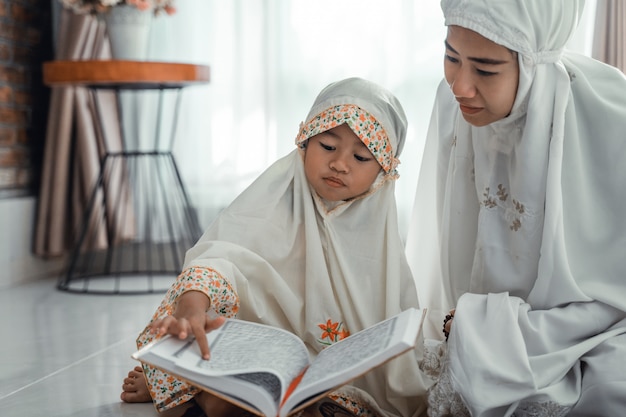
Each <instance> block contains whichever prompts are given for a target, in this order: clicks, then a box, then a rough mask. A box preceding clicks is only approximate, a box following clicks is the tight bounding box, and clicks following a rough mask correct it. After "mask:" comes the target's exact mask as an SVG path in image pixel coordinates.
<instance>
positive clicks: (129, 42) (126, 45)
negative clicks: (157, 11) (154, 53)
mask: <svg viewBox="0 0 626 417" xmlns="http://www.w3.org/2000/svg"><path fill="white" fill-rule="evenodd" d="M152 17H153V13H152V10H143V11H142V10H139V9H137V8H136V7H134V6H129V5H119V6H115V7H113V8H111V9H110V10H109V11H108V12H107V13H104V14H103V15H102V18H103V20H104V22H105V24H106V31H107V36H108V38H109V42H110V44H111V55H112V58H113V59H119V60H130V61H145V60H146V57H147V55H148V41H149V39H150V26H151V23H152Z"/></svg>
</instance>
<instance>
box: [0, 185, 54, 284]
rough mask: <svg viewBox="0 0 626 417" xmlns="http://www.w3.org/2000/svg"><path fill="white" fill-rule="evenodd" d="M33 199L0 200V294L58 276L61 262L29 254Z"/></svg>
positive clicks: (33, 207) (33, 210)
mask: <svg viewBox="0 0 626 417" xmlns="http://www.w3.org/2000/svg"><path fill="white" fill-rule="evenodd" d="M36 204H37V203H36V198H35V197H21V198H8V199H0V290H1V289H3V288H8V287H12V286H15V285H18V284H23V283H26V282H29V281H33V280H37V279H41V278H45V277H50V276H55V277H56V276H58V275H59V274H60V273H61V272H62V270H63V267H64V261H65V260H64V259H54V260H44V259H41V258H37V257H35V256H33V254H32V250H31V248H32V236H33V228H34V224H35V222H34V219H35V213H36V211H35V209H36Z"/></svg>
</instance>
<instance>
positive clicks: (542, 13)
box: [407, 0, 626, 416]
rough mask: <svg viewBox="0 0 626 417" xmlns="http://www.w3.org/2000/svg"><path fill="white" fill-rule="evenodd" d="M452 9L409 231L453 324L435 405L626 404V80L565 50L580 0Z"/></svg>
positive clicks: (433, 303) (467, 0)
mask: <svg viewBox="0 0 626 417" xmlns="http://www.w3.org/2000/svg"><path fill="white" fill-rule="evenodd" d="M441 5H442V9H443V12H444V16H445V23H446V25H447V26H448V33H447V38H446V40H445V58H444V59H445V60H444V62H445V64H444V73H445V81H444V82H442V85H441V86H440V88H439V90H438V92H437V98H436V103H435V107H434V112H433V117H432V120H431V125H430V129H429V132H428V137H427V142H426V149H425V153H424V165H423V168H422V172H421V173H420V178H419V184H418V190H417V195H416V202H415V211H414V219H413V225H412V227H413V228H412V231H411V232H410V233H409V238H408V242H407V250H408V256H409V258H410V260H411V266H412V268H414V270H413V273H414V274H415V276H417V277H419V280H418V289H419V296H420V303H421V304H422V306H423V307H425V308H428V309H429V311H431V312H433V311H434V310H435V309H437V308H440V309H441V311H440V312H439V314H438V315H434V316H433V322H434V323H436V326H437V331H438V333H439V337H440V338H444V335H443V333H442V330H444V331H445V333H448V334H449V338H448V343H447V350H448V357H447V358H448V359H447V360H448V361H449V362H447V365H445V366H444V372H443V373H442V374H441V376H440V378H439V380H438V383H437V385H436V386H435V389H433V390H432V395H431V396H430V398H431V400H432V405H433V407H432V412H431V413H430V415H431V416H438V415H449V414H453V415H455V416H461V415H472V416H510V415H515V416H564V415H568V416H617V415H624V413H625V410H626V373H625V372H624V358H626V290H625V289H626V286H625V277H626V257H625V256H624V255H625V254H626V238H625V236H626V222H625V221H624V213H626V199H624V193H623V190H624V184H626V168H624V166H625V165H624V163H623V161H624V160H625V159H626V141H625V140H624V128H625V126H626V124H625V120H626V97H625V94H624V92H625V91H626V78H625V77H624V74H622V73H621V72H620V71H618V70H617V69H616V68H612V67H609V66H608V65H604V64H602V63H600V62H597V61H594V60H592V59H591V58H587V57H584V56H580V55H577V54H574V53H571V52H568V51H565V50H564V47H565V45H566V42H567V41H568V39H569V37H570V36H571V34H572V32H573V31H574V29H575V28H576V25H577V23H578V19H579V17H580V15H581V13H582V8H583V1H580V0H549V1H546V0H507V1H502V0H443V1H442V2H441ZM449 310H452V311H449ZM444 317H445V319H444ZM444 321H445V327H444V329H442V322H444ZM441 346H446V344H443V345H441ZM455 400H456V401H455ZM464 408H467V410H463V409H464Z"/></svg>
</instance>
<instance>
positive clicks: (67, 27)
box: [34, 9, 121, 257]
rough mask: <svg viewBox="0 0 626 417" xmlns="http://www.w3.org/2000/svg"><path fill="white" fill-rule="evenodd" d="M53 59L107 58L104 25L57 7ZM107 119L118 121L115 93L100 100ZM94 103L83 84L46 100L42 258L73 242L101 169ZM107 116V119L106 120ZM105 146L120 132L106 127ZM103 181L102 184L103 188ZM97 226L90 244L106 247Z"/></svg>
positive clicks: (38, 231)
mask: <svg viewBox="0 0 626 417" xmlns="http://www.w3.org/2000/svg"><path fill="white" fill-rule="evenodd" d="M59 19H60V20H59V25H58V33H57V38H56V41H57V45H56V54H55V55H56V59H58V60H83V59H102V58H105V57H109V56H110V51H109V45H108V42H105V41H104V40H105V39H106V38H105V33H104V31H105V29H104V25H101V24H99V23H98V21H97V20H96V19H95V18H94V17H92V16H89V15H78V14H74V13H72V12H70V11H67V10H65V9H62V10H61V15H60V18H59ZM99 103H100V106H102V108H103V109H104V110H105V113H106V114H107V115H112V116H110V117H112V118H113V120H112V122H113V123H114V125H115V124H118V123H119V122H118V120H117V116H116V115H117V111H116V107H115V106H116V104H115V100H114V97H113V96H112V95H111V96H110V97H104V99H102V100H99ZM92 110H93V102H92V100H91V96H90V95H89V93H88V91H87V90H86V89H85V88H82V87H77V88H74V87H54V88H53V89H52V94H51V99H50V110H49V115H48V126H47V133H46V144H45V149H44V161H43V169H42V180H41V190H40V195H39V202H38V204H39V205H38V209H37V210H38V211H37V221H36V225H35V239H34V252H35V254H36V255H39V256H42V257H54V256H60V255H63V254H65V253H67V252H68V251H69V250H70V249H71V248H72V246H73V244H74V243H75V242H76V240H77V237H78V233H79V232H80V228H81V226H82V223H83V212H84V209H85V207H86V206H87V203H88V201H89V199H90V197H91V192H92V190H93V187H94V185H95V183H96V179H97V177H98V174H99V171H100V158H101V156H102V154H103V151H104V149H103V143H104V142H103V140H104V138H103V137H101V135H99V132H98V131H97V129H96V124H95V121H94V117H93V111H92ZM110 122H111V120H107V123H110ZM106 138H107V139H106V140H107V141H108V145H107V146H112V147H115V146H118V147H119V143H120V141H121V139H120V135H119V134H116V132H115V129H110V132H109V129H107V135H106ZM106 186H107V185H106V184H105V187H106ZM106 227H110V225H108V226H107V225H105V224H101V225H98V226H97V229H95V230H92V231H90V233H91V234H95V235H94V236H93V237H91V238H90V239H88V241H89V242H91V245H92V246H97V247H106V245H107V234H106V233H105V228H106Z"/></svg>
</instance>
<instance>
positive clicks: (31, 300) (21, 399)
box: [0, 277, 180, 417]
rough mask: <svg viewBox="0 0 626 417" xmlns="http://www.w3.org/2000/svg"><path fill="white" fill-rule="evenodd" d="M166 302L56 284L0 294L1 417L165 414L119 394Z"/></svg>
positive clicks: (153, 296)
mask: <svg viewBox="0 0 626 417" xmlns="http://www.w3.org/2000/svg"><path fill="white" fill-rule="evenodd" d="M173 280H174V277H172V281H173ZM162 297H163V294H162V293H161V294H149V295H90V294H73V293H67V292H61V291H59V290H57V289H56V278H55V279H49V280H42V281H38V282H35V283H29V284H25V285H20V286H17V287H12V288H8V289H3V290H0V416H2V417H36V416H45V417H57V416H58V417H61V416H62V417H69V416H72V417H74V416H75V417H96V416H97V417H104V416H128V417H130V416H133V417H135V416H137V417H138V416H157V415H159V414H158V413H157V412H156V411H155V410H154V408H153V406H152V405H151V404H126V403H122V402H121V401H120V399H119V395H120V392H121V385H122V380H123V379H124V377H125V376H126V374H127V373H128V371H129V370H130V369H131V368H132V367H133V366H135V365H136V364H137V362H135V361H134V360H133V359H131V358H130V354H131V353H132V352H133V351H134V349H135V338H136V337H137V335H138V334H139V332H140V331H141V330H142V329H143V327H144V326H145V324H146V323H147V322H148V320H149V318H150V316H151V315H152V313H153V312H154V310H155V308H156V307H157V305H158V303H159V302H160V301H161V298H162ZM177 414H178V415H179V414H180V413H171V414H169V415H168V416H167V417H171V416H175V415H177ZM161 416H162V417H163V415H161Z"/></svg>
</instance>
